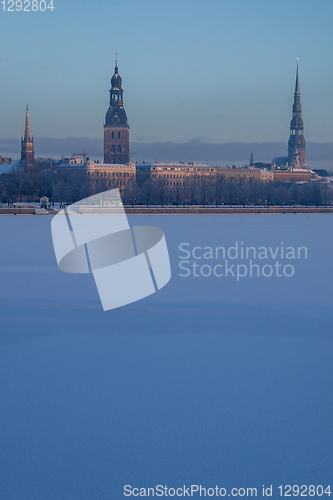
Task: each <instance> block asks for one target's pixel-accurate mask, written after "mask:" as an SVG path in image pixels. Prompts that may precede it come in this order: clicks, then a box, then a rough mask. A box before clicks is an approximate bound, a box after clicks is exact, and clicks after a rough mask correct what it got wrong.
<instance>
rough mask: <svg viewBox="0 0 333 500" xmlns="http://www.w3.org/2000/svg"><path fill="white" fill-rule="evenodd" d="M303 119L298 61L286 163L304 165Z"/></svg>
mask: <svg viewBox="0 0 333 500" xmlns="http://www.w3.org/2000/svg"><path fill="white" fill-rule="evenodd" d="M303 129H304V127H303V120H302V105H301V94H300V91H299V80H298V63H297V71H296V84H295V93H294V104H293V116H292V119H291V122H290V137H289V141H288V163H289V165H293V166H296V165H299V166H300V167H305V139H304V136H303Z"/></svg>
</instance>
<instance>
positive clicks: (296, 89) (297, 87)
mask: <svg viewBox="0 0 333 500" xmlns="http://www.w3.org/2000/svg"><path fill="white" fill-rule="evenodd" d="M298 61H299V59H298V58H297V70H296V83H295V96H296V95H298V96H299V95H301V93H300V91H299V79H298Z"/></svg>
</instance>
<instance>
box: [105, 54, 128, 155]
mask: <svg viewBox="0 0 333 500" xmlns="http://www.w3.org/2000/svg"><path fill="white" fill-rule="evenodd" d="M121 85H122V80H121V77H120V75H119V74H118V65H117V60H116V67H115V69H114V75H113V77H112V78H111V89H110V107H109V109H108V110H107V112H106V117H105V125H104V162H105V163H127V162H129V161H130V158H129V125H128V122H127V115H126V112H125V110H124V105H123V89H122V86H121Z"/></svg>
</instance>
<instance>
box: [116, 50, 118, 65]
mask: <svg viewBox="0 0 333 500" xmlns="http://www.w3.org/2000/svg"><path fill="white" fill-rule="evenodd" d="M116 66H118V52H116Z"/></svg>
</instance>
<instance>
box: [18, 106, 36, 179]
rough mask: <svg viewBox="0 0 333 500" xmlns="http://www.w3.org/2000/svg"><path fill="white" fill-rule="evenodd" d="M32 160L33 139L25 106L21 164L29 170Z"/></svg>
mask: <svg viewBox="0 0 333 500" xmlns="http://www.w3.org/2000/svg"><path fill="white" fill-rule="evenodd" d="M34 162H35V156H34V139H33V137H32V136H31V133H30V123H29V109H28V106H27V109H26V116H25V130H24V137H22V138H21V166H22V167H24V168H25V169H26V170H30V169H31V168H33V166H34Z"/></svg>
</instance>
